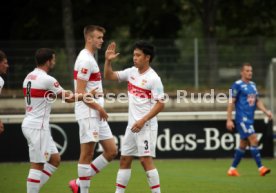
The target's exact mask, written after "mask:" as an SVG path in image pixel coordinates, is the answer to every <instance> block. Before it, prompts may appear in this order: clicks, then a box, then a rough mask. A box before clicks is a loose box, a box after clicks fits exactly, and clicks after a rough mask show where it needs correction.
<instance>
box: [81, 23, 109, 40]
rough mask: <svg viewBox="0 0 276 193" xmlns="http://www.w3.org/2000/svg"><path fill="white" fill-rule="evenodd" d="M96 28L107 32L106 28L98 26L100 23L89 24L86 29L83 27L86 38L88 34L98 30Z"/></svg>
mask: <svg viewBox="0 0 276 193" xmlns="http://www.w3.org/2000/svg"><path fill="white" fill-rule="evenodd" d="M96 30H97V31H100V32H103V33H105V29H104V28H103V27H101V26H98V25H87V26H85V27H84V29H83V35H84V39H85V37H86V36H87V34H89V33H91V32H93V31H96Z"/></svg>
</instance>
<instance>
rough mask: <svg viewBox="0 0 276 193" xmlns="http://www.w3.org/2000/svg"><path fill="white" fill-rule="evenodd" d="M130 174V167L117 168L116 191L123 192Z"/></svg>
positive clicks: (117, 192)
mask: <svg viewBox="0 0 276 193" xmlns="http://www.w3.org/2000/svg"><path fill="white" fill-rule="evenodd" d="M130 176H131V169H119V171H118V173H117V179H116V192H115V193H124V192H125V189H126V186H127V184H128V182H129V179H130Z"/></svg>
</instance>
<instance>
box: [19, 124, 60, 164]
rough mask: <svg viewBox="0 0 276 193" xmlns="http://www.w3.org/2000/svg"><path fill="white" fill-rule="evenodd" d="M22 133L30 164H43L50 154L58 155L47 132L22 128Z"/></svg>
mask: <svg viewBox="0 0 276 193" xmlns="http://www.w3.org/2000/svg"><path fill="white" fill-rule="evenodd" d="M22 132H23V135H24V136H25V138H26V139H27V143H28V146H29V157H30V162H33V163H45V162H47V161H49V159H50V157H51V155H52V154H56V153H58V150H57V147H56V144H55V142H54V140H53V138H52V136H51V133H50V131H49V130H44V129H32V128H26V127H23V128H22Z"/></svg>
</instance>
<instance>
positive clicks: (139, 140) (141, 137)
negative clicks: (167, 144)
mask: <svg viewBox="0 0 276 193" xmlns="http://www.w3.org/2000/svg"><path fill="white" fill-rule="evenodd" d="M157 128H158V126H157V125H156V126H149V125H145V126H144V127H143V128H142V129H141V131H140V132H138V133H133V132H132V131H131V127H127V129H126V132H125V136H124V138H123V142H122V146H121V155H125V156H137V157H143V156H151V157H155V149H156V140H157V132H158V130H157Z"/></svg>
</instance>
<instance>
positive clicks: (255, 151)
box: [250, 146, 262, 168]
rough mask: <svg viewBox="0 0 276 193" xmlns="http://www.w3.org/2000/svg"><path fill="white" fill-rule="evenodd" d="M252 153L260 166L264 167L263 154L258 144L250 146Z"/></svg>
mask: <svg viewBox="0 0 276 193" xmlns="http://www.w3.org/2000/svg"><path fill="white" fill-rule="evenodd" d="M250 151H251V155H252V157H253V158H254V159H255V162H256V164H257V166H258V168H260V167H262V161H261V154H260V151H259V149H258V147H257V146H251V147H250Z"/></svg>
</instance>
